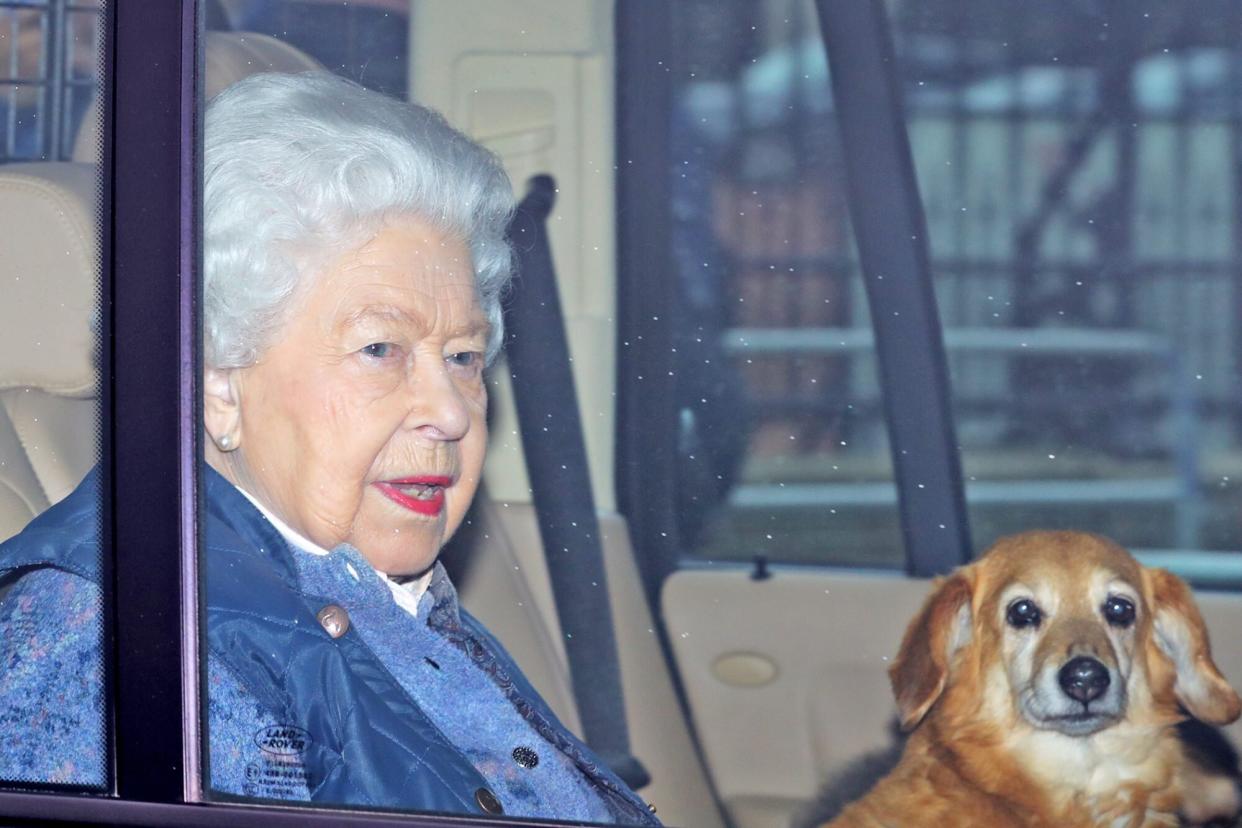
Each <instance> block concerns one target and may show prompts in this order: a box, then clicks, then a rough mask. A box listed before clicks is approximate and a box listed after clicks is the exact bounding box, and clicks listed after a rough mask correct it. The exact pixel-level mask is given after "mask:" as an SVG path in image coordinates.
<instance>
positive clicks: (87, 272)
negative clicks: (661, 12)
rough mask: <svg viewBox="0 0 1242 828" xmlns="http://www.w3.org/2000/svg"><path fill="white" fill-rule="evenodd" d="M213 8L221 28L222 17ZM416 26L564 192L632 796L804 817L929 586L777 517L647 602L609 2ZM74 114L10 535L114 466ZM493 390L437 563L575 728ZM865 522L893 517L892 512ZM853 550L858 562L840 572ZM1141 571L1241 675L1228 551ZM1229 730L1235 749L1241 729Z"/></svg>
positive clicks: (491, 5)
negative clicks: (636, 780) (630, 441)
mask: <svg viewBox="0 0 1242 828" xmlns="http://www.w3.org/2000/svg"><path fill="white" fill-rule="evenodd" d="M235 5H236V4H235ZM619 5H621V4H619ZM897 5H900V4H897ZM222 8H223V11H222V12H221V15H222V19H223V20H225V21H228V20H229V19H230V16H229V11H230V5H229V4H227V3H225V4H222ZM756 8H757V6H756ZM405 11H407V12H408V19H409V33H410V35H409V36H410V43H409V56H410V57H409V60H410V68H409V78H410V82H409V89H408V94H409V96H410V98H411V99H413V100H417V101H419V102H421V103H423V104H426V105H428V106H431V107H432V108H434V109H437V110H439V111H441V112H443V113H444V114H445V116H446V117H447V118H448V120H449V121H450V122H451V123H453V124H455V125H457V126H459V127H460V128H461V129H463V130H464V131H465V132H467V133H468V134H469V135H471V136H472V137H473V138H474V139H476V140H477V141H479V142H480V143H482V144H483V145H484V146H486V147H488V148H489V149H491V150H492V151H493V152H495V153H496V154H497V155H498V156H499V157H500V158H501V159H502V160H503V162H504V165H505V167H506V169H507V171H508V173H509V175H510V178H511V180H512V181H513V183H514V187H515V190H517V192H518V195H519V197H520V196H521V195H522V193H523V192H524V191H525V189H526V187H527V182H529V181H530V180H531V179H532V178H533V177H535V176H538V175H548V176H552V177H553V179H554V180H555V186H556V202H555V206H554V208H553V212H552V214H551V216H550V217H549V221H548V224H547V226H548V235H549V241H550V250H551V257H552V261H553V263H554V267H555V276H556V281H557V284H556V286H557V289H558V290H559V295H560V300H561V304H562V306H563V309H564V320H563V324H564V328H565V331H566V333H567V336H568V341H569V347H570V354H571V356H569V357H568V358H569V361H570V363H571V367H572V371H573V378H574V382H575V385H576V393H577V405H578V409H579V411H580V412H581V416H582V422H583V432H584V433H583V438H584V442H585V446H586V455H587V458H588V460H589V466H590V468H589V478H590V481H591V488H592V490H593V492H594V495H595V503H596V509H597V513H598V519H599V528H600V535H601V541H602V552H603V561H604V565H605V573H606V579H607V589H608V601H609V604H610V607H611V615H612V625H613V630H614V634H615V639H616V649H617V658H618V664H619V668H620V677H621V689H622V696H623V699H624V715H625V720H626V722H627V724H628V734H629V742H630V750H631V752H632V754H633V756H634V757H636V758H637V759H638V761H639V762H640V763H641V765H642V766H643V768H645V770H646V773H647V774H648V775H649V777H650V781H649V783H648V784H646V785H645V786H644V787H642V788H641V789H640V793H641V795H642V796H643V797H644V798H645V799H646V800H647V801H649V802H651V803H652V804H654V805H655V807H656V808H657V809H658V810H657V813H658V816H659V817H660V818H661V819H662V820H663V821H664V822H665V824H668V825H684V826H695V828H725V827H726V826H731V828H786V826H790V825H798V824H799V819H800V818H801V816H800V815H802V814H804V813H806V812H807V810H808V809H809V808H811V807H812V805H813V803H814V802H815V800H816V799H817V797H819V796H820V795H821V793H822V791H823V789H824V787H825V785H826V784H828V782H829V780H831V779H833V778H835V777H837V776H838V775H839V774H841V773H842V772H844V771H846V770H847V769H848V768H850V767H851V766H852V765H853V764H854V763H856V762H857V761H858V760H860V759H861V758H863V757H866V756H868V755H870V754H873V753H874V752H876V751H882V750H884V749H886V748H889V747H890V746H891V745H892V744H893V742H894V738H895V735H894V711H895V707H894V702H893V698H892V694H891V691H890V688H889V682H888V676H887V668H888V666H889V662H890V659H891V658H892V656H893V655H894V653H895V652H896V648H897V645H898V642H899V641H900V638H901V634H902V632H903V630H904V629H905V627H906V624H907V623H908V622H909V620H910V619H911V618H912V617H913V616H914V614H915V612H916V611H917V609H918V607H919V606H920V604H921V602H922V601H923V598H924V596H925V595H926V594H927V591H928V588H929V580H928V579H927V578H923V577H912V576H910V575H907V574H906V573H905V572H904V571H902V569H901V568H900V567H897V568H894V567H891V566H888V565H883V566H879V565H867V564H866V563H865V562H864V563H862V564H858V565H855V564H849V565H843V564H840V563H819V564H817V563H815V562H814V560H813V559H812V560H810V561H808V560H799V561H798V562H797V563H785V562H783V561H782V554H781V551H780V538H779V532H780V531H781V529H782V525H781V522H780V520H775V521H774V522H773V523H771V524H768V525H769V526H770V527H771V529H770V531H772V532H774V533H776V534H777V535H778V537H777V539H776V540H775V541H773V542H772V543H771V544H768V545H767V546H765V547H764V550H763V556H762V557H761V558H760V559H759V560H758V562H755V561H752V560H751V559H750V557H751V556H749V555H746V556H744V557H742V559H740V560H706V559H702V558H700V559H697V560H694V561H688V562H686V563H685V564H684V565H682V566H680V567H678V568H676V569H675V570H674V571H672V572H671V574H669V575H668V576H667V577H665V578H663V579H662V581H661V582H660V583H659V584H658V593H657V594H653V591H652V589H651V585H650V578H649V576H648V574H647V573H646V572H645V571H644V569H643V566H642V563H641V561H642V559H643V555H644V551H643V549H642V548H641V547H640V545H639V543H638V541H636V540H635V539H634V538H633V537H632V536H631V527H630V526H629V524H628V521H627V516H626V515H624V514H622V512H621V511H620V510H619V506H618V496H617V484H616V479H617V464H618V463H619V462H620V461H619V459H618V457H619V454H618V451H617V442H616V441H617V438H616V432H617V428H618V410H617V406H616V402H615V401H616V398H617V390H618V389H617V373H618V372H617V370H616V367H615V366H616V364H617V359H618V350H619V349H620V348H621V347H623V345H622V341H621V340H620V338H619V337H618V322H617V319H618V309H617V298H616V297H617V291H618V270H617V261H618V250H617V247H618V237H617V233H616V226H617V221H618V216H617V211H618V204H617V199H616V190H615V179H616V177H617V176H621V175H624V174H625V171H626V169H627V166H628V165H629V164H631V163H642V161H641V159H639V160H638V161H635V160H634V159H628V158H619V157H618V156H617V154H616V142H615V135H616V133H617V130H618V124H617V117H618V115H617V107H616V105H615V104H616V100H615V95H616V89H615V82H614V79H615V76H616V72H617V63H618V55H617V46H616V29H615V27H616V21H615V16H614V12H615V11H616V9H614V6H613V4H611V3H604V2H599V3H596V2H587V1H586V0H584V1H583V2H573V3H561V2H538V1H537V0H530V1H529V2H512V0H457V2H454V3H451V4H450V3H417V2H415V3H409V4H405ZM463 21H470V25H463ZM200 48H201V54H202V61H203V64H202V65H203V67H204V75H203V89H204V93H203V94H204V97H205V99H210V98H211V96H212V95H214V94H215V93H216V92H218V91H219V90H220V89H223V88H224V87H226V86H227V85H229V84H230V83H232V82H234V81H236V80H238V79H240V78H242V77H245V76H247V75H249V74H252V73H256V72H266V71H277V72H296V71H303V70H306V69H315V68H320V67H322V63H321V61H320V60H317V59H316V58H315V57H313V56H311V55H310V54H307V53H306V52H305V51H303V50H301V49H299V48H298V47H296V46H295V45H293V44H291V43H289V42H285V41H282V40H281V39H279V38H277V37H273V36H270V35H269V34H264V33H259V32H248V31H226V30H223V28H221V29H216V30H210V31H206V32H205V33H204V37H203V40H202V43H201V44H200ZM329 68H331V67H329ZM82 124H83V126H82V127H81V129H80V131H79V132H78V135H77V137H76V138H75V140H74V141H73V147H74V149H73V156H72V159H71V160H58V161H34V162H23V163H6V164H3V165H0V227H3V228H5V236H6V241H5V243H4V244H3V245H0V297H3V300H0V541H2V540H4V539H6V538H8V537H11V536H12V535H14V534H16V533H17V532H18V531H20V529H21V528H22V527H23V526H25V525H26V523H28V522H29V520H31V519H32V518H33V517H35V516H37V515H38V514H39V513H40V512H42V511H43V510H44V509H46V508H47V507H48V506H49V505H50V504H52V503H55V502H56V501H58V500H59V499H61V498H63V497H64V496H65V495H66V494H68V493H69V492H70V491H71V490H72V489H73V487H74V486H75V485H76V484H77V483H78V482H79V481H80V480H81V478H82V477H83V476H84V475H85V473H86V472H87V471H88V470H89V469H90V468H91V466H92V465H93V464H94V463H95V462H96V461H97V458H98V457H99V452H100V440H101V434H102V432H101V423H100V417H99V397H98V395H99V390H98V389H99V388H100V377H99V375H98V360H97V359H96V357H95V356H94V346H93V344H92V343H93V342H94V341H95V336H96V332H97V329H98V314H99V302H100V299H99V294H98V287H97V285H98V279H99V267H98V250H97V244H98V242H97V240H96V231H95V223H96V218H95V215H96V209H97V198H98V191H97V189H96V186H95V166H94V165H95V163H96V162H97V160H98V152H99V150H98V147H99V145H100V140H99V139H100V136H99V134H98V119H97V118H93V117H87V118H85V119H84V120H83V121H82ZM933 232H934V228H933ZM530 278H534V276H533V275H531V276H530ZM49 284H51V285H53V287H52V289H49ZM519 289H520V285H519ZM859 324H862V323H855V327H857V326H858V325H859ZM966 327H967V326H964V325H956V326H955V325H951V324H949V323H946V324H945V326H944V329H943V331H942V333H943V336H944V337H945V339H946V341H949V340H952V341H954V342H958V344H959V345H960V347H962V348H965V349H966V350H969V349H970V348H971V347H972V345H971V342H972V341H973V340H971V339H970V336H971V334H970V333H969V331H966V333H962V331H964V330H965V329H966ZM954 337H958V339H954ZM962 343H964V344H962ZM976 347H982V346H978V345H977V343H976ZM491 383H492V386H493V387H492V388H491V407H492V413H491V427H492V442H491V445H490V448H489V455H488V460H487V468H486V473H485V484H484V489H483V491H482V492H481V494H480V496H479V497H478V499H477V502H476V504H475V506H474V508H473V510H472V512H471V516H470V517H469V519H468V522H467V525H466V526H465V527H464V528H463V530H462V531H461V533H460V535H459V537H458V538H457V539H455V541H454V543H453V544H452V545H451V547H450V548H449V549H448V550H447V551H446V553H445V557H446V562H447V565H448V566H449V567H450V570H451V572H452V573H453V576H454V581H455V583H456V584H457V585H458V589H459V591H460V593H461V596H462V600H463V604H464V605H465V606H466V607H467V608H468V609H469V610H470V611H471V612H472V613H473V614H475V615H476V616H477V617H478V618H479V619H480V620H481V621H483V623H484V624H485V625H486V626H487V628H488V629H490V630H492V631H493V632H494V633H495V634H496V636H497V637H498V638H499V639H500V640H501V641H502V642H503V643H504V645H505V646H506V647H507V648H508V649H509V651H510V652H511V653H512V655H513V656H514V658H515V660H516V661H517V662H518V663H519V664H520V665H521V667H522V669H523V670H524V671H525V672H526V674H527V675H528V676H529V678H530V679H531V680H532V682H533V683H534V685H535V686H536V687H537V689H538V690H539V691H540V692H541V693H542V695H543V696H544V698H545V699H546V700H547V701H548V702H549V704H550V705H551V706H552V708H553V709H554V710H555V711H556V713H557V714H558V716H560V718H561V719H562V721H564V722H565V723H566V724H567V725H568V726H569V727H570V728H571V729H574V730H576V731H578V732H581V717H580V715H579V707H580V704H581V700H580V699H577V698H576V697H575V693H574V680H573V673H572V669H571V666H570V662H569V659H568V657H567V654H566V647H565V636H564V634H563V632H562V622H561V619H560V616H559V615H558V608H557V606H556V599H555V597H554V596H555V589H554V587H553V584H552V579H551V577H550V576H549V571H548V564H547V559H546V557H545V554H544V544H543V542H542V541H541V536H540V524H539V516H538V514H537V510H536V508H535V505H534V503H533V498H532V493H531V483H530V480H529V478H528V476H527V473H526V461H525V458H524V453H523V452H524V449H523V442H522V439H521V436H520V424H519V422H518V416H517V413H516V409H515V406H514V402H513V389H512V382H511V380H510V377H509V374H508V371H507V370H506V366H505V365H504V364H503V363H502V364H499V365H497V366H496V368H495V369H494V370H493V371H492V375H491ZM627 425H628V426H629V427H637V425H636V424H634V423H629V424H627ZM790 439H793V438H792V436H791V437H790ZM741 488H742V489H745V488H746V487H745V486H742V487H741ZM748 491H749V492H750V493H751V494H753V495H755V496H758V495H760V494H763V493H762V492H758V489H756V488H755V487H753V486H752V488H751V489H749V490H748ZM860 491H862V489H860ZM756 493H758V494H756ZM864 494H865V492H864ZM740 496H741V495H740V494H738V493H737V492H735V493H734V497H735V498H736V497H740ZM859 496H860V497H862V496H863V495H862V494H860V495H859ZM842 508H845V507H842ZM774 513H776V514H779V512H774ZM868 514H871V513H868ZM874 514H875V515H877V517H875V518H873V519H874V520H876V521H880V520H886V519H887V518H886V517H884V515H886V514H888V513H886V512H882V511H879V512H875V513H874ZM1083 528H1092V527H1090V526H1085V527H1083ZM717 531H727V527H726V528H725V529H724V530H720V529H718V530H717ZM922 531H926V532H934V528H933V527H922ZM770 537H771V535H769V538H770ZM852 538H853V536H849V535H846V536H842V537H841V538H839V539H834V537H833V536H832V535H831V534H830V533H822V532H821V533H820V534H818V535H815V536H814V537H812V538H811V539H810V540H807V538H806V537H802V538H801V539H799V540H798V541H797V542H798V543H799V544H802V545H804V546H805V545H807V544H810V545H812V546H815V545H816V544H818V545H820V546H822V545H831V544H834V543H840V544H842V545H846V544H849V543H851V542H852ZM980 551H981V550H980ZM858 557H862V556H861V555H859V556H858ZM769 559H770V560H769ZM855 559H856V558H855V557H854V555H853V553H851V552H850V550H848V549H847V550H842V551H841V554H840V555H837V556H831V555H829V556H826V557H825V558H824V560H825V561H838V562H839V561H841V560H846V561H849V560H855ZM1145 560H1147V561H1149V562H1155V563H1159V564H1161V565H1168V566H1171V567H1172V568H1173V569H1174V571H1180V572H1181V574H1183V575H1184V576H1186V577H1188V578H1189V579H1190V580H1191V581H1192V582H1193V583H1196V584H1197V585H1199V587H1200V588H1199V589H1198V590H1197V594H1196V597H1197V599H1198V601H1199V604H1200V606H1201V608H1202V610H1203V612H1204V615H1205V617H1206V619H1207V621H1208V623H1209V626H1210V628H1211V630H1212V632H1213V639H1212V641H1213V653H1214V655H1215V658H1216V662H1217V663H1218V664H1219V665H1220V667H1221V669H1222V671H1223V672H1224V674H1225V675H1226V676H1227V677H1229V678H1231V679H1232V680H1234V681H1235V682H1242V636H1239V635H1238V634H1237V632H1236V631H1237V630H1238V629H1242V595H1240V594H1239V593H1238V592H1236V591H1231V590H1230V589H1229V588H1227V587H1228V586H1229V584H1228V582H1227V581H1222V580H1221V579H1214V578H1213V572H1215V571H1216V566H1217V564H1216V562H1215V561H1214V560H1213V559H1211V558H1210V556H1209V557H1208V558H1205V557H1204V556H1203V555H1200V556H1198V557H1195V556H1191V555H1187V556H1183V557H1178V556H1177V555H1176V554H1173V553H1166V554H1163V555H1161V554H1157V553H1155V552H1153V553H1152V554H1151V555H1149V556H1148V558H1146V559H1145ZM1221 566H1224V564H1221ZM1228 733H1229V735H1230V736H1231V737H1232V738H1233V739H1234V740H1235V743H1236V744H1242V725H1238V724H1235V725H1233V726H1232V727H1230V728H1228Z"/></svg>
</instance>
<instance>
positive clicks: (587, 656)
mask: <svg viewBox="0 0 1242 828" xmlns="http://www.w3.org/2000/svg"><path fill="white" fill-rule="evenodd" d="M555 201H556V184H555V182H554V181H553V179H552V177H551V176H547V175H538V176H535V177H534V178H532V179H531V180H530V182H529V183H528V192H527V194H526V197H525V198H523V199H522V201H521V202H520V203H519V204H518V207H517V211H516V212H515V213H514V216H513V220H512V221H511V222H510V224H509V232H508V235H509V240H510V242H511V243H512V245H513V250H514V255H515V258H516V260H517V276H516V277H515V279H514V282H513V289H512V293H511V296H510V301H509V303H508V309H507V311H506V314H505V329H506V334H505V353H506V356H507V360H508V365H509V373H510V375H511V376H512V377H513V397H514V401H515V402H516V404H517V413H518V422H519V423H520V424H521V432H522V449H523V452H524V453H525V455H526V470H527V472H528V474H529V476H530V487H531V495H532V497H533V498H534V503H535V511H536V514H537V515H538V519H539V534H540V536H541V537H542V539H543V549H544V557H545V559H546V560H547V564H548V574H549V577H550V578H551V581H552V594H553V596H554V597H555V598H556V614H557V618H558V619H559V621H560V625H561V632H562V633H563V634H564V636H565V640H564V643H565V654H566V656H567V657H568V659H569V675H570V680H571V682H572V684H573V692H574V698H575V699H576V700H577V702H578V713H579V716H580V718H581V719H582V730H583V736H584V738H585V741H586V743H587V744H588V745H589V746H590V747H591V749H592V750H593V751H595V752H596V753H597V754H598V755H599V757H600V758H601V759H602V760H604V762H606V763H607V765H608V766H609V767H610V768H612V770H613V772H614V773H616V774H617V775H618V776H620V777H621V778H622V779H623V780H625V782H626V784H627V785H629V786H630V787H631V788H641V787H642V786H644V785H646V784H647V783H648V782H650V781H651V778H650V776H649V775H648V774H647V771H646V769H644V768H643V766H642V764H641V763H640V762H639V761H638V760H637V759H636V758H634V756H633V755H632V754H631V753H630V743H629V732H628V730H627V728H626V721H625V705H624V701H623V695H622V690H621V669H620V665H619V664H618V661H617V644H616V638H615V637H614V635H613V627H612V607H611V602H610V601H609V598H608V581H607V579H606V577H605V574H604V553H603V547H602V545H601V543H600V536H599V519H598V517H597V516H596V513H595V497H594V495H593V493H592V491H591V478H590V473H589V468H588V466H587V456H586V443H585V441H584V439H583V436H582V420H581V416H580V414H579V411H578V397H577V394H576V393H575V389H574V378H573V374H572V372H571V371H570V355H569V342H568V339H567V338H566V335H565V321H564V316H563V315H562V313H561V300H560V295H559V293H558V292H557V286H556V271H555V269H554V267H553V265H552V249H551V246H550V245H549V243H548V233H547V218H548V215H549V214H550V213H551V212H552V206H553V204H554V203H555Z"/></svg>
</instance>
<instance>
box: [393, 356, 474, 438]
mask: <svg viewBox="0 0 1242 828" xmlns="http://www.w3.org/2000/svg"><path fill="white" fill-rule="evenodd" d="M409 391H410V399H411V404H410V412H409V414H408V415H407V416H406V423H405V424H406V427H407V428H410V429H413V430H415V431H419V432H421V433H422V434H424V435H426V436H427V437H430V438H431V439H433V440H460V439H461V438H462V437H465V436H466V432H467V431H469V430H470V411H469V407H468V403H467V400H466V398H465V397H464V396H463V395H462V393H461V389H459V388H458V387H457V384H456V383H455V382H453V378H452V377H451V376H450V375H449V373H448V371H447V370H446V368H445V366H444V364H443V362H441V363H440V364H439V365H438V366H430V365H428V366H423V367H420V368H419V369H418V370H415V372H414V373H413V374H412V375H411V377H410V380H409Z"/></svg>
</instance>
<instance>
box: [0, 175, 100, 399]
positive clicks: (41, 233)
mask: <svg viewBox="0 0 1242 828" xmlns="http://www.w3.org/2000/svg"><path fill="white" fill-rule="evenodd" d="M97 200H98V195H97V190H96V174H95V167H94V165H92V164H75V163H72V162H69V161H62V162H41V163H32V164H5V165H3V166H0V227H3V228H4V234H5V237H6V239H7V240H6V242H5V243H4V244H0V390H3V389H8V388H38V389H42V390H45V391H50V392H52V393H54V394H60V395H63V396H75V397H89V396H93V395H94V394H95V393H96V385H97V376H98V371H97V369H96V357H95V349H96V336H95V333H94V331H93V330H92V325H91V320H92V317H94V316H95V315H96V314H97V313H98V312H99V308H100V298H99V297H100V289H99V282H100V279H99V274H100V267H99V252H98V251H99V244H98V234H99V217H98V214H97Z"/></svg>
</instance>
